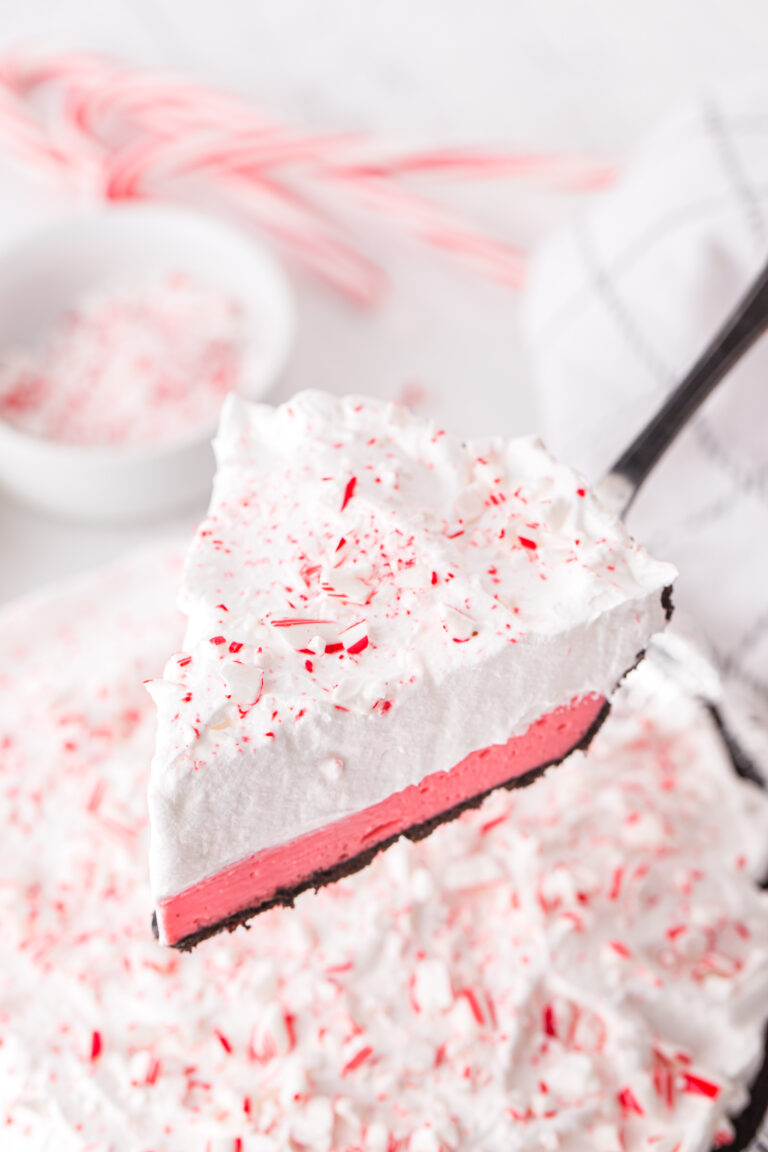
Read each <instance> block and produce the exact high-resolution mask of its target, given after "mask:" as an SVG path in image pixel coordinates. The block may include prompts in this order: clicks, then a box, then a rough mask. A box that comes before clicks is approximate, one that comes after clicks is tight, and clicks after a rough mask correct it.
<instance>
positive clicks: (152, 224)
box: [0, 204, 294, 523]
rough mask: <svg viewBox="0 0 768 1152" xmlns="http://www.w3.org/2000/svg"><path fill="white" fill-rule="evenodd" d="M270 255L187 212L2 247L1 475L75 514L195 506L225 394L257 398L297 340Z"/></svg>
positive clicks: (42, 503) (139, 514)
mask: <svg viewBox="0 0 768 1152" xmlns="http://www.w3.org/2000/svg"><path fill="white" fill-rule="evenodd" d="M293 330H294V310H293V301H292V296H291V292H290V288H289V286H288V283H287V280H286V277H285V275H284V273H283V272H282V270H281V268H280V266H279V265H278V264H277V262H276V261H275V260H274V259H273V258H272V257H271V256H270V255H269V253H268V252H266V251H265V250H264V249H263V248H262V247H260V246H259V245H258V243H256V242H255V241H254V240H253V239H252V238H251V237H249V236H248V235H247V234H245V233H243V232H241V231H240V230H238V229H237V228H235V227H232V226H229V225H227V224H225V223H223V222H221V221H219V220H217V219H214V218H211V217H208V216H205V215H203V214H201V213H198V212H194V211H191V210H188V209H185V208H177V207H174V206H170V205H168V206H166V205H151V204H135V205H125V206H104V207H99V208H91V209H87V210H83V211H80V212H76V213H72V214H70V215H67V216H64V217H62V218H60V219H58V221H56V222H54V223H52V224H50V225H48V226H47V227H46V228H44V229H42V230H40V231H38V232H36V233H35V234H34V235H32V236H29V237H27V238H26V239H24V240H23V241H22V242H20V243H19V244H18V245H16V246H15V247H13V248H10V249H8V250H6V251H5V252H4V253H2V254H0V483H1V484H2V485H3V486H4V487H5V488H6V489H8V490H10V491H12V492H13V493H15V495H16V496H18V497H19V498H21V499H22V500H24V501H25V502H27V503H30V504H33V505H36V506H37V507H40V508H43V509H45V510H46V511H48V512H52V513H54V514H57V515H60V516H67V517H70V518H74V519H79V520H83V521H102V522H104V521H108V522H110V523H120V522H127V521H138V520H142V519H149V518H160V517H162V516H166V515H170V514H173V513H174V512H177V511H181V510H183V509H185V508H191V507H193V506H195V505H196V504H200V503H202V502H203V501H204V499H205V497H206V495H207V493H208V491H209V488H210V484H211V479H212V476H213V469H214V463H213V453H212V450H211V439H212V436H213V435H214V433H215V430H216V425H217V422H218V415H219V410H220V408H221V403H222V401H223V399H224V396H225V395H226V394H227V393H228V392H230V391H236V392H239V393H241V394H242V395H244V396H246V397H248V398H249V399H258V398H259V397H261V396H263V395H264V394H265V393H266V392H268V391H269V390H270V389H271V388H272V387H273V386H274V385H275V384H276V383H277V381H278V379H279V377H280V375H281V373H282V371H283V369H284V367H285V364H286V361H287V358H288V355H289V352H290V347H291V343H292V339H293Z"/></svg>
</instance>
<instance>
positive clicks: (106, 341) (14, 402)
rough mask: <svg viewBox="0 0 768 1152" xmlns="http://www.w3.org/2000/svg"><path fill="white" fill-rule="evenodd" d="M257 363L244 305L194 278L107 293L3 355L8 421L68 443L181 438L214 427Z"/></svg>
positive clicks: (1, 407)
mask: <svg viewBox="0 0 768 1152" xmlns="http://www.w3.org/2000/svg"><path fill="white" fill-rule="evenodd" d="M254 354H255V350H254V349H253V348H252V347H250V346H247V345H246V340H245V334H244V313H243V308H242V305H241V304H240V303H239V302H238V301H237V300H235V299H233V298H232V297H231V296H229V295H228V294H227V293H225V292H224V291H222V290H221V289H220V288H217V287H214V286H213V285H211V284H207V283H204V282H202V281H200V280H198V279H197V278H195V277H192V276H191V275H190V274H188V273H184V272H179V271H170V272H167V273H165V274H162V275H155V276H154V277H153V278H152V279H149V280H145V281H141V282H136V283H128V284H120V285H115V286H114V287H105V288H104V289H103V290H102V291H100V292H99V293H94V294H92V295H89V296H86V297H84V298H83V299H81V300H80V301H78V302H76V304H75V305H74V306H73V307H72V309H71V310H70V311H68V312H67V313H66V314H65V315H63V316H62V317H61V318H60V320H59V321H58V323H57V324H56V325H55V326H54V327H53V328H52V330H50V331H49V332H48V333H47V335H46V336H45V338H44V339H43V340H42V341H41V342H40V343H39V344H38V345H37V346H29V347H24V348H8V349H5V350H4V351H3V352H2V354H1V355H0V418H1V419H3V420H5V421H7V422H8V423H9V424H12V425H13V426H15V427H16V428H19V429H20V430H21V431H24V432H27V433H31V434H32V435H35V436H40V437H43V438H44V439H47V440H56V441H59V442H62V443H66V444H80V445H100V444H145V443H154V442H158V441H165V440H175V439H179V438H181V437H184V436H187V435H190V434H192V433H195V432H197V431H201V430H204V429H206V428H210V427H211V425H212V424H213V423H214V421H215V419H216V416H217V413H218V411H219V408H220V406H221V402H222V400H223V399H224V396H225V395H226V394H227V393H228V392H231V391H237V390H238V388H239V387H241V385H242V382H243V380H244V374H245V372H246V371H247V364H248V360H249V357H251V356H253V355H254Z"/></svg>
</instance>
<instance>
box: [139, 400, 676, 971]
mask: <svg viewBox="0 0 768 1152" xmlns="http://www.w3.org/2000/svg"><path fill="white" fill-rule="evenodd" d="M216 455H217V461H218V472H217V476H216V481H215V485H214V492H213V498H212V501H211V507H210V510H209V513H208V515H207V517H206V519H205V520H204V521H203V523H202V524H201V526H200V528H199V529H198V532H197V535H196V537H195V540H194V543H193V545H192V547H191V550H190V552H189V556H188V559H187V564H186V570H185V575H184V578H183V581H182V588H181V593H180V604H181V607H182V610H183V611H184V612H185V614H186V615H187V617H188V627H187V634H186V638H185V641H184V650H183V652H182V653H181V654H179V655H176V656H174V657H172V659H171V660H170V662H169V663H168V665H167V667H166V670H165V675H164V679H162V680H155V681H152V682H151V683H150V685H149V689H150V692H151V693H152V696H153V697H154V699H155V701H156V704H157V711H158V737H157V749H156V754H155V757H154V760H153V764H152V774H151V782H150V794H149V805H150V817H151V824H152V845H151V880H152V891H153V900H154V904H155V915H156V929H157V934H158V937H159V939H160V941H161V942H162V943H163V944H169V945H174V946H176V947H179V948H189V947H192V946H193V945H194V944H196V943H197V942H198V941H200V940H202V939H204V938H205V937H207V936H210V935H212V934H213V933H214V932H216V931H218V930H219V929H221V928H224V927H227V928H232V927H234V926H235V925H236V924H238V923H241V922H243V921H245V920H247V919H249V918H250V917H252V916H253V915H254V914H255V913H257V912H259V911H262V910H263V909H266V908H269V907H271V906H272V905H275V904H291V903H292V901H293V899H294V897H295V896H296V895H297V893H299V892H301V891H302V890H304V889H306V888H312V887H314V888H316V887H318V886H319V885H321V884H326V883H328V882H330V881H332V880H334V879H336V878H338V877H340V876H344V875H345V874H348V873H351V872H353V871H356V870H357V869H359V868H361V867H362V866H363V865H364V864H366V863H367V862H368V861H369V860H370V859H371V858H372V857H373V856H374V855H375V853H377V852H379V851H380V850H381V849H382V848H385V847H387V845H389V844H391V843H392V842H393V841H394V840H396V839H397V837H399V836H401V835H407V836H411V837H414V838H415V837H420V836H424V835H426V834H427V833H428V832H429V831H430V830H431V829H432V828H434V827H435V826H436V825H437V824H439V823H441V822H443V821H445V820H450V819H452V818H453V817H455V816H456V815H458V814H459V813H460V812H461V811H462V809H464V808H466V807H471V806H473V805H476V804H479V803H480V801H481V800H482V799H483V797H484V796H486V795H487V794H488V792H490V791H491V790H492V789H494V788H497V787H499V786H505V787H511V786H516V785H520V784H527V783H528V782H529V781H531V780H532V779H533V778H534V777H535V776H537V775H538V774H540V773H541V772H542V771H543V770H544V769H545V768H546V767H547V766H548V765H551V764H555V763H557V762H558V761H560V760H562V759H563V758H564V757H565V756H567V755H568V754H569V752H571V751H572V750H573V749H574V748H577V747H584V746H585V745H586V744H587V743H588V742H589V740H590V738H591V737H592V735H593V734H594V733H595V731H596V730H597V728H598V727H599V725H600V723H601V721H602V720H603V718H604V717H605V715H606V712H607V709H608V703H607V701H608V698H609V697H610V694H611V692H612V691H613V689H614V688H615V687H616V685H617V683H618V682H619V680H620V679H621V678H622V676H623V675H624V674H625V673H626V672H627V671H628V669H630V668H632V667H633V666H634V665H635V664H636V663H637V661H638V660H639V659H640V657H641V656H642V653H643V650H644V648H645V646H646V643H647V641H648V639H649V637H650V636H651V635H652V634H653V633H654V632H656V631H658V630H659V629H661V628H663V626H664V623H665V620H666V619H667V618H668V617H669V615H670V612H671V601H670V585H671V583H672V580H673V579H674V575H675V572H674V569H673V568H672V567H671V566H670V565H668V564H661V563H658V562H656V561H655V560H653V559H651V557H649V556H648V554H647V553H646V552H645V551H644V550H643V549H642V548H641V547H640V546H639V545H638V544H636V543H635V542H634V541H633V540H632V539H631V538H630V537H629V536H628V535H627V533H626V531H625V530H624V528H623V526H622V524H621V523H620V521H618V520H617V519H616V517H614V516H613V515H611V514H609V513H608V512H607V511H606V510H605V509H604V508H603V507H602V506H601V505H600V503H599V502H598V501H597V499H596V498H595V497H594V496H592V495H591V494H590V493H589V492H588V491H587V490H586V488H585V487H584V485H583V481H582V480H581V479H580V477H579V476H577V475H576V474H575V473H574V472H572V471H571V470H570V469H569V468H567V467H564V466H563V465H562V464H558V463H557V462H556V461H555V460H553V459H552V457H551V456H550V455H549V454H548V453H547V452H546V450H545V449H544V448H543V447H542V445H541V444H540V443H539V442H538V441H536V440H534V439H518V440H511V441H508V440H503V439H501V438H489V439H485V440H482V441H480V440H476V441H473V442H471V443H468V444H462V443H461V442H460V441H459V440H457V439H455V438H454V437H452V436H450V435H448V434H447V433H445V432H444V431H443V430H441V429H440V428H438V427H437V426H436V425H435V424H433V423H432V422H431V421H429V420H426V419H422V418H420V417H416V416H413V415H411V414H410V413H408V412H407V411H406V410H405V409H403V408H400V407H397V406H395V405H392V404H386V403H382V402H380V401H374V400H370V399H363V398H359V397H348V398H345V399H339V398H337V397H333V396H329V395H325V394H323V393H319V392H305V393H302V394H300V395H298V396H296V397H295V398H294V399H293V400H291V401H290V402H289V403H287V404H284V405H282V406H281V407H278V408H272V407H269V406H266V405H250V404H247V403H245V402H244V401H242V400H240V399H238V398H235V397H230V398H229V399H228V401H227V404H226V405H225V409H224V413H223V416H222V422H221V428H220V431H219V435H218V437H217V440H216Z"/></svg>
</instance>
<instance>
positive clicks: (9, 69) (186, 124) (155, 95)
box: [0, 54, 611, 303]
mask: <svg viewBox="0 0 768 1152" xmlns="http://www.w3.org/2000/svg"><path fill="white" fill-rule="evenodd" d="M41 90H43V91H44V92H45V95H46V96H47V98H48V106H49V110H48V115H47V116H42V115H40V116H37V115H35V111H34V108H33V102H34V98H35V97H36V96H38V94H39V92H40V91H41ZM0 134H2V135H3V136H4V137H5V139H6V141H7V143H8V145H9V147H10V148H11V150H12V151H13V153H14V154H15V155H16V156H17V157H19V159H21V160H22V161H23V162H24V163H25V164H27V165H28V166H30V167H35V168H36V169H38V170H39V171H41V172H44V173H45V174H47V175H48V176H50V177H54V178H56V179H62V178H64V179H67V180H68V181H70V182H72V181H74V182H76V183H77V182H79V183H80V184H83V183H87V184H88V186H90V187H91V188H92V189H94V190H96V191H98V192H99V193H100V194H101V195H103V196H105V197H106V198H108V199H127V198H138V197H148V196H155V197H167V196H168V195H169V191H170V190H171V189H173V190H174V192H175V194H176V195H177V196H178V195H181V196H182V198H184V197H185V196H188V194H189V190H190V189H191V188H194V187H202V188H205V189H206V198H207V199H210V193H211V192H213V193H214V195H216V196H218V197H220V198H221V199H223V200H224V201H225V202H227V203H230V204H235V205H236V206H237V207H238V209H239V211H240V212H241V213H242V214H244V215H245V216H247V217H248V219H249V220H250V221H252V222H255V223H257V224H258V225H259V226H260V227H261V228H263V229H264V230H265V231H266V232H267V233H269V234H270V235H272V236H273V237H274V238H275V239H276V240H278V241H279V242H280V243H281V244H282V245H283V246H285V247H286V248H287V249H288V250H289V251H291V252H292V253H293V254H294V255H295V256H297V257H298V258H299V259H300V260H301V261H302V262H303V263H304V264H305V265H306V266H307V267H308V268H310V269H311V270H312V271H313V272H314V273H315V274H317V275H319V276H320V277H321V278H322V279H324V280H325V281H326V282H327V283H329V284H331V285H332V286H333V287H334V288H336V289H337V290H339V291H341V292H343V293H344V294H345V295H347V296H349V297H351V298H352V299H354V300H357V301H359V302H362V303H370V302H372V301H373V300H374V299H375V298H376V297H377V295H378V293H379V292H380V290H381V286H382V283H383V274H382V273H381V270H380V269H378V268H377V267H376V265H375V264H373V262H372V261H370V260H369V259H368V258H367V257H366V256H365V255H364V254H363V253H362V252H361V251H359V250H358V248H357V246H356V245H354V244H352V243H350V242H349V240H347V239H346V238H345V235H344V228H343V226H342V224H341V222H340V220H339V219H338V218H337V216H332V215H331V214H330V213H329V211H328V209H327V208H325V207H322V206H321V205H320V204H319V203H318V202H317V199H316V196H314V197H313V196H312V195H310V190H314V191H315V192H322V193H324V200H325V199H327V194H328V192H329V191H331V192H332V193H333V195H334V199H335V200H339V198H340V199H341V209H342V211H343V205H344V202H346V203H347V204H355V205H356V206H357V207H362V208H363V209H364V210H367V211H373V212H375V213H376V218H377V222H378V223H380V224H381V223H385V224H387V225H389V226H395V227H398V228H405V229H407V230H408V231H410V232H411V233H412V234H413V235H415V236H416V237H417V238H418V239H419V240H420V241H422V242H423V243H426V244H427V245H429V246H430V247H433V248H436V249H439V250H441V251H443V252H446V253H449V254H451V255H454V256H456V257H458V258H460V259H461V260H463V261H464V262H465V263H468V264H469V265H470V266H472V267H473V268H475V269H477V270H479V271H480V272H482V273H483V274H484V275H487V276H491V277H493V278H495V279H497V280H500V281H501V282H502V283H504V284H507V285H509V286H511V287H515V288H516V287H519V285H520V283H521V281H522V277H523V270H524V264H525V256H524V253H523V252H522V251H521V250H520V249H519V248H518V247H516V246H515V245H513V244H510V243H508V242H506V241H504V240H503V239H499V238H496V237H493V236H490V235H488V234H486V233H485V232H484V231H483V230H482V229H479V228H477V227H476V226H474V225H473V224H472V223H470V222H468V221H465V220H464V219H463V218H462V217H461V216H460V215H459V214H458V213H455V212H452V211H450V210H449V209H447V208H445V207H443V206H442V205H441V204H439V203H437V202H435V201H434V200H433V199H431V198H428V197H426V196H424V195H417V194H416V193H414V192H412V191H411V190H410V189H408V188H406V187H405V186H404V184H403V181H404V180H407V179H408V178H413V177H417V176H420V177H432V178H434V177H435V176H440V177H441V178H443V179H445V178H450V179H452V180H455V179H461V180H468V179H473V180H475V179H510V178H514V179H521V178H526V179H528V178H534V179H540V180H541V179H543V180H545V181H547V182H549V183H551V184H553V185H554V186H555V187H571V188H581V189H585V188H594V187H599V186H601V185H602V184H604V183H606V182H607V181H609V180H610V179H611V171H610V169H608V168H606V167H605V166H600V165H593V164H589V163H587V162H585V161H584V160H583V159H582V158H579V157H573V156H569V155H567V154H535V153H515V152H509V151H505V150H498V149H497V150H487V151H482V150H472V149H461V148H442V149H439V148H438V149H432V150H422V151H415V152H411V153H407V152H406V153H402V154H399V155H391V156H389V157H381V156H379V157H376V156H375V155H371V152H372V151H373V145H372V142H371V141H369V140H367V139H366V138H364V137H361V136H359V135H350V134H328V135H320V134H317V135H308V134H306V133H301V132H296V131H295V130H293V129H291V128H290V127H287V126H285V125H282V124H279V123H277V122H273V121H271V120H270V119H269V118H267V117H265V116H263V115H262V114H261V113H259V112H258V111H256V110H254V109H253V108H252V107H251V106H250V105H249V104H248V103H247V102H246V101H244V100H242V99H239V98H238V97H235V96H229V95H226V94H224V93H221V92H216V91H213V90H209V89H207V88H205V87H202V86H200V85H196V84H192V83H186V82H180V81H177V80H170V79H166V78H163V77H156V76H152V75H150V74H148V73H145V72H142V71H138V70H131V69H128V68H125V67H121V66H119V65H117V64H115V63H113V62H112V61H109V60H107V59H105V58H101V57H98V56H91V55H87V54H71V55H56V56H48V57H46V56H8V57H5V58H4V59H0ZM366 153H367V155H366ZM337 215H338V214H337Z"/></svg>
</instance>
